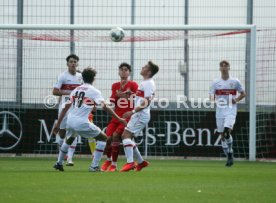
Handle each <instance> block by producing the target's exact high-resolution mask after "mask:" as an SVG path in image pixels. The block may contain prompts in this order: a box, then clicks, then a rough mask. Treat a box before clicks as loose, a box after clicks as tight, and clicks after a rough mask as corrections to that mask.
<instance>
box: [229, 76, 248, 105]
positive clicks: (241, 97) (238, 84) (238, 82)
mask: <svg viewBox="0 0 276 203" xmlns="http://www.w3.org/2000/svg"><path fill="white" fill-rule="evenodd" d="M236 89H237V90H238V92H239V93H240V95H239V96H238V97H237V98H235V99H233V100H232V103H233V104H236V103H238V102H239V101H241V100H242V99H243V98H244V97H245V96H246V93H245V91H244V89H243V87H242V84H241V82H240V81H239V80H237V86H236Z"/></svg>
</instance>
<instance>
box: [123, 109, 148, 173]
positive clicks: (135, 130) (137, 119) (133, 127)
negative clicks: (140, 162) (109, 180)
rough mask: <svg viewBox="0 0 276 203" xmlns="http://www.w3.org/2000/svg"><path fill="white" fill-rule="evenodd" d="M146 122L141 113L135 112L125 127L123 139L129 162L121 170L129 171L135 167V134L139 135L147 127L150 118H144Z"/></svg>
mask: <svg viewBox="0 0 276 203" xmlns="http://www.w3.org/2000/svg"><path fill="white" fill-rule="evenodd" d="M144 121H145V122H142V120H141V116H140V115H139V114H134V115H133V116H132V117H131V119H130V121H129V122H128V124H127V127H126V128H125V130H124V132H123V135H122V140H123V146H124V150H125V155H126V157H127V163H126V164H125V165H124V166H123V167H122V169H121V170H120V171H121V172H125V171H129V170H131V169H134V167H135V165H134V161H133V153H134V152H133V147H134V146H133V142H132V138H133V136H137V135H138V134H139V133H140V132H141V131H142V130H143V129H144V128H145V127H146V124H147V123H148V121H149V118H146V119H144Z"/></svg>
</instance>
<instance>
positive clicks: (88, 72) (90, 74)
mask: <svg viewBox="0 0 276 203" xmlns="http://www.w3.org/2000/svg"><path fill="white" fill-rule="evenodd" d="M96 74H97V71H96V70H95V69H94V68H91V67H88V68H85V69H84V70H83V71H82V79H83V82H84V83H89V84H92V83H93V82H94V80H95V76H96Z"/></svg>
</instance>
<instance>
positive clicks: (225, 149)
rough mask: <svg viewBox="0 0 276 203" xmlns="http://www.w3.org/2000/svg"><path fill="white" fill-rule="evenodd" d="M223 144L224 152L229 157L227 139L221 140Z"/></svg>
mask: <svg viewBox="0 0 276 203" xmlns="http://www.w3.org/2000/svg"><path fill="white" fill-rule="evenodd" d="M221 146H222V149H223V152H224V154H225V156H226V157H227V154H228V145H227V143H226V141H222V140H221Z"/></svg>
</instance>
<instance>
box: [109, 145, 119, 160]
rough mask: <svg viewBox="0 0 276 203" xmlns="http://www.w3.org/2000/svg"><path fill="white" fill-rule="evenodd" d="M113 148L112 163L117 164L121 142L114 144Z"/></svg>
mask: <svg viewBox="0 0 276 203" xmlns="http://www.w3.org/2000/svg"><path fill="white" fill-rule="evenodd" d="M111 148H112V161H113V162H117V160H118V156H119V152H120V142H112V144H111Z"/></svg>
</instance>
